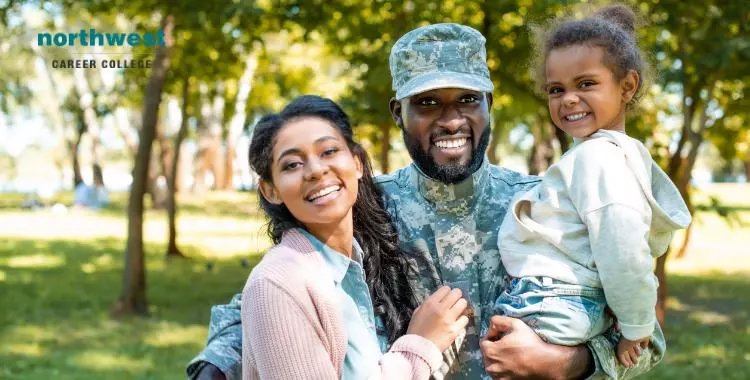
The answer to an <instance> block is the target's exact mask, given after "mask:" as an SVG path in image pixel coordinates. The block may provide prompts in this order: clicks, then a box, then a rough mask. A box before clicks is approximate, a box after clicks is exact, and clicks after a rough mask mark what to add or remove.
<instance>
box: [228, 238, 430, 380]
mask: <svg viewBox="0 0 750 380" xmlns="http://www.w3.org/2000/svg"><path fill="white" fill-rule="evenodd" d="M325 265H326V264H325V262H324V261H323V258H322V257H321V255H320V254H319V253H318V252H317V251H315V250H314V248H313V247H312V245H311V244H310V242H309V241H308V240H307V238H306V237H305V236H303V235H302V234H301V233H299V232H298V231H296V230H290V231H287V232H286V233H284V236H283V237H282V240H281V243H280V244H278V245H276V246H274V247H273V248H271V249H270V250H269V251H268V253H266V255H265V256H264V257H263V260H261V262H260V263H259V264H258V265H257V266H256V267H255V268H254V269H253V271H252V272H251V273H250V276H249V277H248V280H247V283H246V284H245V288H244V290H243V291H242V309H241V314H242V378H243V380H250V379H264V380H265V379H283V380H289V379H340V378H341V372H342V366H343V363H344V356H345V354H346V349H347V335H346V331H345V329H344V323H343V321H342V312H341V308H340V306H339V304H338V300H337V299H336V296H335V293H334V290H335V288H334V284H333V281H332V280H331V279H330V278H329V277H328V275H327V271H325V270H324V268H325ZM372 360H379V369H380V371H379V373H376V374H373V376H372V377H371V378H372V379H394V380H398V379H405V380H406V379H428V378H429V377H430V374H431V373H432V372H433V371H435V370H437V369H439V368H440V366H441V364H442V354H441V353H440V350H439V349H438V348H437V346H435V345H434V344H433V343H432V342H430V341H429V340H427V339H424V338H422V337H421V336H418V335H413V334H408V335H404V336H402V337H401V338H399V339H397V340H396V342H394V344H393V346H392V347H391V349H390V350H389V351H388V352H387V353H385V354H383V355H382V356H381V357H380V358H372Z"/></svg>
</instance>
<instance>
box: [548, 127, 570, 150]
mask: <svg viewBox="0 0 750 380" xmlns="http://www.w3.org/2000/svg"><path fill="white" fill-rule="evenodd" d="M552 128H554V129H555V138H556V139H557V142H558V143H559V144H560V155H563V154H565V152H567V151H568V149H570V140H569V139H568V135H566V134H565V131H563V130H562V129H560V128H557V127H555V126H552Z"/></svg>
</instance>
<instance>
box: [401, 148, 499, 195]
mask: <svg viewBox="0 0 750 380" xmlns="http://www.w3.org/2000/svg"><path fill="white" fill-rule="evenodd" d="M411 166H412V170H411V180H412V181H413V182H414V183H415V184H416V186H417V189H418V190H419V193H420V194H422V196H423V197H424V198H425V199H426V200H428V201H429V202H431V203H434V204H435V205H437V206H440V205H442V204H448V203H453V202H455V201H464V202H466V201H469V200H471V199H473V198H474V195H475V194H476V193H477V192H479V191H480V190H481V189H482V186H484V184H486V183H487V176H488V175H489V172H490V164H489V161H488V160H487V157H484V158H483V161H482V165H481V166H480V167H479V169H477V171H476V172H474V173H473V174H472V175H471V176H470V177H469V178H466V179H465V180H463V181H461V182H459V183H455V184H447V183H445V182H440V181H437V180H434V179H432V178H430V177H428V176H427V175H425V174H424V173H423V172H422V171H421V170H420V169H419V167H417V165H416V164H415V163H412V164H411Z"/></svg>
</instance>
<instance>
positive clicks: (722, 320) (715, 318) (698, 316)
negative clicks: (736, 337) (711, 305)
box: [688, 310, 731, 326]
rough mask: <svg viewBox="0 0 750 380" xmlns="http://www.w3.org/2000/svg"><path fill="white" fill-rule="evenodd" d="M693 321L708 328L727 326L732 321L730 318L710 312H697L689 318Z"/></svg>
mask: <svg viewBox="0 0 750 380" xmlns="http://www.w3.org/2000/svg"><path fill="white" fill-rule="evenodd" d="M688 318H690V319H691V320H693V321H696V322H698V323H702V324H704V325H708V326H715V325H720V324H727V323H729V322H730V321H731V319H730V318H729V316H727V315H724V314H720V313H716V312H713V311H710V310H697V311H694V312H692V313H690V315H689V316H688Z"/></svg>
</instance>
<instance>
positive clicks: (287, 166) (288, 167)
mask: <svg viewBox="0 0 750 380" xmlns="http://www.w3.org/2000/svg"><path fill="white" fill-rule="evenodd" d="M300 166H302V163H301V162H289V163H286V164H284V166H282V167H281V170H282V171H286V170H294V169H297V168H298V167H300Z"/></svg>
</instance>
